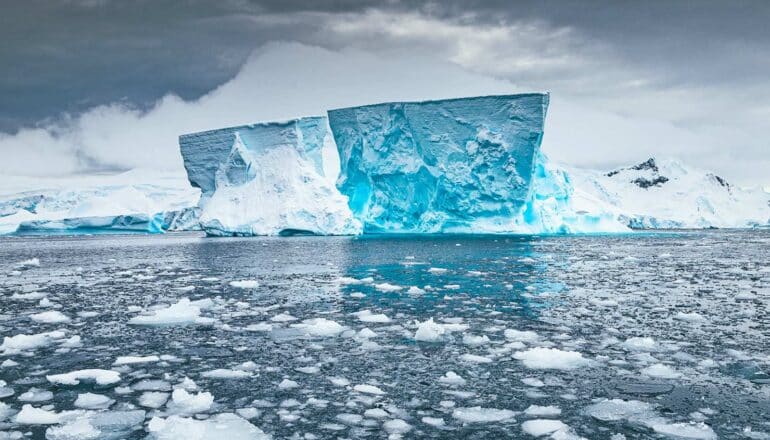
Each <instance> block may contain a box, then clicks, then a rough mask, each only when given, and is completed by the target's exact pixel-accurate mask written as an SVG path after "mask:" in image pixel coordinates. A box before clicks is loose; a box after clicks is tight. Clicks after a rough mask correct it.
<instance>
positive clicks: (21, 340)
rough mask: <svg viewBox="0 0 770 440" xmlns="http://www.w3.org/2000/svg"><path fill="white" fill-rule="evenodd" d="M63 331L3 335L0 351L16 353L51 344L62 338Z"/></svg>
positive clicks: (7, 353) (6, 353) (8, 353)
mask: <svg viewBox="0 0 770 440" xmlns="http://www.w3.org/2000/svg"><path fill="white" fill-rule="evenodd" d="M64 336H65V333H64V332H63V331H61V330H56V331H52V332H45V333H38V334H34V335H25V334H20V335H16V336H5V337H4V338H3V344H2V345H0V351H1V352H2V353H3V354H4V355H10V354H17V353H20V352H22V351H29V350H34V349H36V348H40V347H45V346H48V345H51V344H53V343H54V342H55V341H57V340H61V339H62V338H64Z"/></svg>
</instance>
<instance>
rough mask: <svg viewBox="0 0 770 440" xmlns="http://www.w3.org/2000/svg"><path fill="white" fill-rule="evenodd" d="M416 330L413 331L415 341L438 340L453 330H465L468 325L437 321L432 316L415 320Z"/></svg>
mask: <svg viewBox="0 0 770 440" xmlns="http://www.w3.org/2000/svg"><path fill="white" fill-rule="evenodd" d="M416 324H417V331H415V333H414V339H415V340H416V341H423V342H438V341H441V340H443V339H444V337H445V335H446V334H448V333H451V332H455V331H465V330H467V329H468V326H467V325H465V324H461V323H457V322H451V323H446V324H442V323H438V322H435V321H434V320H433V318H430V319H428V320H427V321H423V322H417V323H416Z"/></svg>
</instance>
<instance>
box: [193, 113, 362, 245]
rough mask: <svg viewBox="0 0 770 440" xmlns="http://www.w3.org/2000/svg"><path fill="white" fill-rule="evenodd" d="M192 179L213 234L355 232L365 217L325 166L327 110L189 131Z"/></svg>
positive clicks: (203, 223)
mask: <svg viewBox="0 0 770 440" xmlns="http://www.w3.org/2000/svg"><path fill="white" fill-rule="evenodd" d="M179 145H180V147H181V152H182V157H183V159H184V165H185V169H186V170H187V175H188V178H189V180H190V183H191V184H192V185H193V186H194V187H197V188H200V189H201V198H200V202H199V205H198V206H199V208H200V217H199V221H200V225H201V227H202V228H203V230H204V231H206V233H207V234H209V235H216V236H222V235H287V234H298V233H301V234H318V235H355V234H359V233H360V232H361V226H360V223H359V222H358V221H357V220H355V219H354V218H353V215H352V213H351V211H350V209H349V208H348V205H347V199H346V198H345V197H344V196H342V195H341V194H340V192H339V191H338V190H337V189H336V188H335V186H334V179H336V177H337V176H336V174H334V175H331V174H333V173H331V172H328V173H327V171H325V169H326V168H328V166H326V167H325V165H328V164H325V163H324V159H323V158H324V151H331V152H334V144H333V141H332V140H331V134H330V133H329V130H328V128H327V121H326V118H325V117H320V116H319V117H307V118H300V119H293V120H290V121H285V122H268V123H260V124H253V125H244V126H239V127H231V128H224V129H219V130H212V131H206V132H201V133H193V134H187V135H182V136H180V138H179Z"/></svg>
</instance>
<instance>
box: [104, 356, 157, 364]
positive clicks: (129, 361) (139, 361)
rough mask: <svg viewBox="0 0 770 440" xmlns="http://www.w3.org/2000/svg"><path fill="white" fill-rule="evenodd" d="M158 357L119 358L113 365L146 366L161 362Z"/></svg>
mask: <svg viewBox="0 0 770 440" xmlns="http://www.w3.org/2000/svg"><path fill="white" fill-rule="evenodd" d="M159 361H160V358H159V357H158V356H155V355H152V356H118V358H117V359H115V362H113V363H112V365H132V364H146V363H150V362H159Z"/></svg>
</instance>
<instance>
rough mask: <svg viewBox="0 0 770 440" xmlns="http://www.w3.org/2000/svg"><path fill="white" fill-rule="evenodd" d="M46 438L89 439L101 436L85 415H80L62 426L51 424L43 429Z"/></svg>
mask: <svg viewBox="0 0 770 440" xmlns="http://www.w3.org/2000/svg"><path fill="white" fill-rule="evenodd" d="M45 438H46V440H90V439H98V438H103V437H102V432H101V431H100V430H98V429H96V428H95V427H94V426H93V425H92V424H91V421H90V420H89V419H88V418H87V417H80V418H77V419H75V420H73V421H71V422H68V423H66V424H64V425H62V426H52V427H50V428H48V429H47V430H46V431H45Z"/></svg>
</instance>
